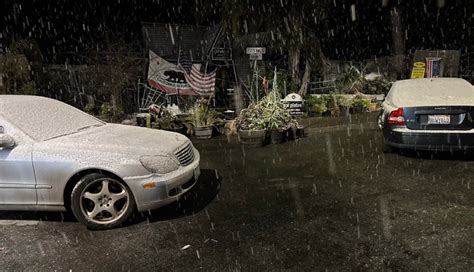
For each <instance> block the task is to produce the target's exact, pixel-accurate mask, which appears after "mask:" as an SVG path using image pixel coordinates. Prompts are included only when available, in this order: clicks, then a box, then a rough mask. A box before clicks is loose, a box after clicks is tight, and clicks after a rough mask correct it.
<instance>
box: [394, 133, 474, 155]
mask: <svg viewBox="0 0 474 272" xmlns="http://www.w3.org/2000/svg"><path fill="white" fill-rule="evenodd" d="M385 142H386V143H387V144H388V145H390V146H393V147H396V148H407V149H416V150H433V151H434V150H436V151H463V150H464V151H465V150H471V149H474V130H453V131H436V130H430V131H426V130H423V131H416V130H410V129H408V128H394V129H390V130H388V131H387V132H386V133H385Z"/></svg>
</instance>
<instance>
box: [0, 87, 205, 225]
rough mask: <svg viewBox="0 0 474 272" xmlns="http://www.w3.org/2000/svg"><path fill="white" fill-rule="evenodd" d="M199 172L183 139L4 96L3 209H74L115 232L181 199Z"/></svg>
mask: <svg viewBox="0 0 474 272" xmlns="http://www.w3.org/2000/svg"><path fill="white" fill-rule="evenodd" d="M199 174H200V168H199V153H198V151H197V150H196V149H195V148H194V147H193V145H192V144H191V142H190V141H189V139H188V138H186V137H185V136H183V135H180V134H177V133H172V132H166V131H161V130H152V129H147V128H140V127H132V126H124V125H117V124H108V123H104V122H102V121H100V120H98V119H96V118H94V117H92V116H90V115H88V114H86V113H84V112H82V111H80V110H78V109H76V108H74V107H72V106H69V105H67V104H65V103H62V102H59V101H57V100H53V99H49V98H45V97H39V96H16V95H0V210H41V211H65V210H67V209H69V208H70V209H71V210H72V212H73V213H74V215H75V216H76V218H77V219H78V220H79V221H80V222H81V223H83V224H85V225H86V226H87V227H89V228H94V229H103V228H111V227H116V226H119V225H121V224H122V223H124V222H125V221H126V220H128V219H129V217H130V215H131V214H132V212H133V211H134V210H138V211H147V210H150V209H155V208H158V207H160V206H163V205H166V204H169V203H171V202H173V201H175V200H177V199H178V198H179V197H180V196H181V195H182V194H183V193H185V192H186V191H188V190H189V189H190V188H191V187H193V185H194V184H195V182H196V180H197V179H198V176H199Z"/></svg>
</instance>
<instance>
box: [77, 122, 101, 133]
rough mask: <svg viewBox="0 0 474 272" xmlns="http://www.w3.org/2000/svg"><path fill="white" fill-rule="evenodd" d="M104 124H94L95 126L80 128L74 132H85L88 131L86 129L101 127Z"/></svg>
mask: <svg viewBox="0 0 474 272" xmlns="http://www.w3.org/2000/svg"><path fill="white" fill-rule="evenodd" d="M103 125H104V124H95V125H89V126H84V127H80V128H78V129H76V131H81V130H85V129H88V128H91V127H101V126H103Z"/></svg>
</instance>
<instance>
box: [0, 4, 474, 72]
mask: <svg viewBox="0 0 474 272" xmlns="http://www.w3.org/2000/svg"><path fill="white" fill-rule="evenodd" d="M445 1H446V4H445V6H444V7H443V8H438V7H437V5H436V2H437V1H435V0H404V1H399V2H400V3H399V4H397V3H396V1H394V0H392V1H391V4H392V5H393V4H395V5H398V7H399V9H400V11H401V12H402V14H403V16H402V21H403V25H404V27H405V29H406V39H407V40H406V49H407V51H410V50H413V49H459V50H462V52H463V53H466V52H472V49H473V43H474V42H473V36H472V32H473V22H472V21H473V5H474V3H473V2H472V1H470V0H445ZM98 2H100V4H99V3H98ZM381 2H382V1H381V0H380V1H379V0H351V1H338V0H334V6H333V7H332V8H331V10H330V12H331V16H328V18H326V19H325V20H324V21H323V23H322V24H320V27H319V28H317V29H314V31H315V32H316V33H318V36H319V37H320V38H321V40H322V45H323V52H324V53H325V55H326V56H328V57H330V58H332V59H346V60H348V59H354V60H360V59H364V58H373V57H376V56H384V55H389V54H390V52H391V48H390V45H391V27H390V7H382V5H381ZM402 2H403V3H402ZM242 3H243V2H242ZM344 3H345V4H344ZM353 3H355V4H356V14H357V20H355V21H352V18H351V11H350V6H351V4H353ZM195 5H196V2H195V1H186V0H174V1H169V0H166V1H165V0H155V1H152V0H140V1H139V0H136V1H125V0H114V1H91V0H89V1H70V0H59V1H52V0H30V1H27V0H25V1H18V0H15V1H13V0H7V1H3V5H2V8H1V10H0V12H1V14H0V15H1V18H0V19H1V20H0V31H1V32H2V33H3V36H4V37H5V40H6V43H8V42H9V41H11V40H12V39H19V38H28V37H30V38H32V39H34V40H36V41H37V42H38V44H39V46H40V48H41V51H42V53H43V56H44V61H45V62H49V63H62V62H64V55H68V54H70V53H71V52H86V51H91V50H99V51H100V50H106V49H107V48H108V46H109V45H110V43H117V42H118V43H123V44H127V45H128V46H129V48H130V50H131V51H136V52H143V48H142V34H141V25H140V23H141V22H160V23H168V22H173V23H184V24H196V23H197V18H195V17H196V16H194V14H193V11H194V10H195V8H196V7H195ZM218 21H219V15H218V14H217V15H216V17H215V18H210V19H209V20H207V23H216V22H218Z"/></svg>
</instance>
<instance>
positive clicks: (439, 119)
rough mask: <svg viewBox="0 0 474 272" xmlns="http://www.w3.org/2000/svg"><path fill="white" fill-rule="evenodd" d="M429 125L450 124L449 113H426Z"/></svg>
mask: <svg viewBox="0 0 474 272" xmlns="http://www.w3.org/2000/svg"><path fill="white" fill-rule="evenodd" d="M428 124H429V125H449V124H451V116H449V115H428Z"/></svg>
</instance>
